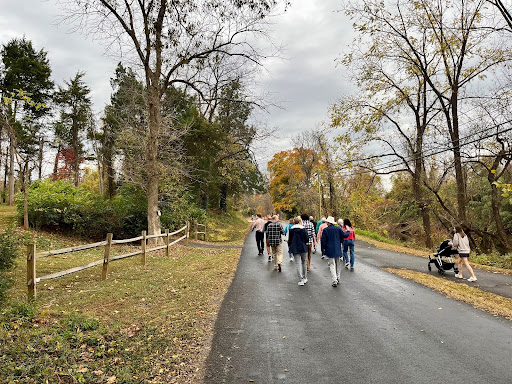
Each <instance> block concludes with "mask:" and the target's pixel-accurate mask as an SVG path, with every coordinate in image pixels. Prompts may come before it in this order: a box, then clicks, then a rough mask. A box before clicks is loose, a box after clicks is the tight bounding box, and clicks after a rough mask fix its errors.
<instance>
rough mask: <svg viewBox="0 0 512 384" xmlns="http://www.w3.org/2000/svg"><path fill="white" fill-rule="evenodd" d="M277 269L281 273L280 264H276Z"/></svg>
mask: <svg viewBox="0 0 512 384" xmlns="http://www.w3.org/2000/svg"><path fill="white" fill-rule="evenodd" d="M277 269H278V270H279V272H281V264H277Z"/></svg>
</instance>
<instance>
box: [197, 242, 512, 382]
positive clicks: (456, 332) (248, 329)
mask: <svg viewBox="0 0 512 384" xmlns="http://www.w3.org/2000/svg"><path fill="white" fill-rule="evenodd" d="M358 245H359V244H358ZM363 248H364V246H362V247H361V249H358V248H356V256H357V253H358V252H357V251H358V250H359V251H360V253H361V255H363V253H364V254H365V255H366V257H370V256H372V255H373V257H374V258H373V259H372V260H370V261H366V260H365V259H364V258H363V257H360V258H359V259H358V260H357V262H356V270H355V272H349V271H347V270H343V272H342V279H341V280H342V281H341V284H340V285H339V286H338V287H337V288H333V287H331V285H330V278H329V271H328V268H327V264H326V262H325V261H323V260H320V258H319V257H318V255H317V256H316V258H314V260H313V262H312V272H311V273H310V274H309V276H308V278H309V282H308V284H306V286H304V287H299V286H298V285H297V277H296V274H295V273H296V272H295V267H294V265H293V263H290V262H289V261H287V259H286V257H287V256H286V253H285V256H284V267H283V272H282V273H279V272H276V271H274V270H273V266H272V265H271V264H272V263H268V262H267V260H266V258H265V257H262V256H257V250H256V245H255V241H254V239H253V236H251V235H250V236H248V238H247V239H246V241H245V244H244V248H243V250H242V256H241V258H240V262H239V265H238V269H237V273H236V276H235V278H234V280H233V283H232V285H231V287H230V288H229V290H228V293H227V294H226V297H225V299H224V302H223V304H222V307H221V309H220V312H219V315H218V320H217V323H216V327H215V335H214V339H213V345H212V350H211V352H210V355H209V357H208V360H207V371H206V379H205V382H206V383H215V384H217V383H251V382H254V383H284V382H287V383H294V384H301V383H308V384H310V383H314V384H321V383H329V384H333V383H435V382H443V383H493V384H498V383H510V382H512V323H511V322H510V321H507V320H503V319H501V318H495V317H493V316H491V315H488V314H486V313H484V312H481V311H479V310H476V309H474V308H472V307H470V306H468V305H466V304H463V303H460V302H457V301H454V300H450V299H447V298H445V297H444V296H442V295H440V294H438V293H435V292H433V291H432V290H430V289H428V288H425V287H423V286H421V285H418V284H415V283H413V282H410V281H407V280H404V279H401V278H399V277H397V276H395V275H392V274H390V273H387V272H385V271H382V270H380V269H379V268H378V267H377V266H376V265H375V264H380V262H379V261H378V259H379V258H378V257H376V256H375V255H376V254H379V253H382V252H385V251H381V250H377V249H374V250H373V252H372V250H371V248H364V249H363ZM285 252H286V250H285ZM376 260H377V261H376ZM420 260H422V259H420ZM422 261H423V263H424V265H425V267H426V262H425V260H424V259H423V260H422Z"/></svg>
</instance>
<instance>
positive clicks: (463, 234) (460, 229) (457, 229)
mask: <svg viewBox="0 0 512 384" xmlns="http://www.w3.org/2000/svg"><path fill="white" fill-rule="evenodd" d="M455 233H458V234H460V237H464V236H466V234H465V233H464V230H463V229H462V227H461V226H460V225H456V226H455Z"/></svg>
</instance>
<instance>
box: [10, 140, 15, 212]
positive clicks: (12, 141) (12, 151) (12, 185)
mask: <svg viewBox="0 0 512 384" xmlns="http://www.w3.org/2000/svg"><path fill="white" fill-rule="evenodd" d="M14 151H15V143H14V139H13V138H12V137H11V139H10V146H9V205H11V206H12V205H14Z"/></svg>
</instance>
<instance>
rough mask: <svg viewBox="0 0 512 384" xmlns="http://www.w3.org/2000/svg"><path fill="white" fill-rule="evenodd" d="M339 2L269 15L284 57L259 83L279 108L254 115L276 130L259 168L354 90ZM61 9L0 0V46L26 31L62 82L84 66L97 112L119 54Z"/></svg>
mask: <svg viewBox="0 0 512 384" xmlns="http://www.w3.org/2000/svg"><path fill="white" fill-rule="evenodd" d="M340 4H341V0H321V1H319V0H317V1H314V0H292V6H291V7H290V8H289V9H288V11H287V12H286V13H284V14H282V15H280V16H279V17H277V18H276V19H275V20H274V23H275V24H274V26H273V32H272V35H273V37H274V40H275V41H276V43H277V44H278V45H283V46H284V47H285V51H284V52H283V56H284V57H285V58H286V59H285V60H280V59H270V60H268V62H267V63H265V65H266V68H267V71H265V72H263V73H262V76H260V78H259V83H258V85H257V86H258V87H259V90H260V91H263V92H269V93H270V94H271V95H272V98H273V99H274V100H278V101H280V104H281V107H282V108H271V109H270V110H269V111H268V113H263V114H260V115H259V116H258V119H259V120H261V119H263V120H264V121H266V124H267V125H268V126H269V127H275V128H277V137H276V138H274V140H272V144H269V145H267V146H266V149H265V150H264V151H261V152H260V153H259V155H258V157H259V158H258V161H259V163H260V164H261V165H264V164H265V165H266V162H267V161H268V160H270V158H271V157H272V155H273V154H274V153H276V152H278V151H280V150H284V149H289V148H291V138H292V137H293V136H295V135H297V134H298V133H300V132H302V131H306V130H310V129H313V128H316V127H317V126H319V124H320V123H321V122H322V121H325V120H326V119H327V117H328V108H329V106H330V105H331V104H332V103H333V102H334V101H335V100H336V99H337V98H338V97H340V96H341V95H342V94H346V93H348V92H350V90H351V89H353V86H351V85H350V84H348V83H347V79H346V77H345V76H344V68H343V67H341V66H340V67H338V68H336V63H335V60H336V58H338V57H339V56H340V53H341V52H342V51H344V50H346V47H347V45H348V44H349V43H350V41H351V39H352V29H351V24H352V23H351V22H350V21H349V20H347V18H346V17H345V16H344V15H343V13H340V12H336V10H339V9H340V7H341V6H340ZM61 14H62V12H61V11H60V10H59V8H58V6H57V5H56V2H55V1H54V0H46V1H45V0H23V1H12V0H0V44H5V43H6V42H8V41H9V40H11V39H12V38H15V37H22V36H25V38H27V39H28V40H31V41H32V43H33V45H34V48H35V49H36V50H39V49H44V50H45V51H46V52H47V53H48V58H49V61H50V65H51V67H52V70H53V74H52V78H53V80H54V81H55V83H56V84H59V85H62V84H63V82H64V81H65V80H69V79H70V78H71V77H72V76H74V74H75V73H76V72H77V71H84V72H85V73H86V75H85V81H86V83H87V84H88V85H89V87H90V88H91V97H92V101H93V103H94V110H95V111H97V112H99V111H101V110H103V107H104V106H105V104H106V103H107V102H108V101H109V97H110V92H111V88H110V83H109V80H110V78H111V77H112V75H113V73H114V69H115V66H116V64H117V62H118V61H119V58H118V57H115V56H114V57H112V56H110V57H109V56H108V55H107V54H105V48H104V46H103V45H101V44H100V43H99V42H97V41H93V40H92V38H90V37H89V38H87V37H86V36H84V35H82V34H80V33H69V32H68V27H67V26H59V25H57V20H58V16H59V15H61Z"/></svg>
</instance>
